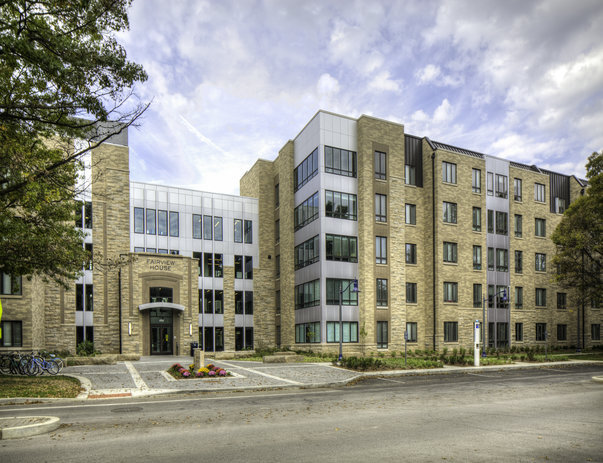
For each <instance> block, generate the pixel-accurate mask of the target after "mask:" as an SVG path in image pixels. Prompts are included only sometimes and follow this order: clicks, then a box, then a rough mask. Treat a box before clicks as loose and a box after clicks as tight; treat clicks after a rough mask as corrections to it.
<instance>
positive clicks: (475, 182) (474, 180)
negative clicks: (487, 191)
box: [471, 169, 482, 193]
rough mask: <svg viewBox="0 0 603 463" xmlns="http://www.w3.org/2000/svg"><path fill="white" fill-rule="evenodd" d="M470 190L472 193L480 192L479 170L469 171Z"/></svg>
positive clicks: (480, 179)
mask: <svg viewBox="0 0 603 463" xmlns="http://www.w3.org/2000/svg"><path fill="white" fill-rule="evenodd" d="M471 190H472V191H473V192H474V193H481V192H482V171H481V170H479V169H471Z"/></svg>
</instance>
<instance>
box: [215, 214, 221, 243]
mask: <svg viewBox="0 0 603 463" xmlns="http://www.w3.org/2000/svg"><path fill="white" fill-rule="evenodd" d="M214 240H216V241H222V217H214Z"/></svg>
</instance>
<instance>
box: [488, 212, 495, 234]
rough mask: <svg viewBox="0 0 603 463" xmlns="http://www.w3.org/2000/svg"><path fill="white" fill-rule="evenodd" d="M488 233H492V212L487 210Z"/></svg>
mask: <svg viewBox="0 0 603 463" xmlns="http://www.w3.org/2000/svg"><path fill="white" fill-rule="evenodd" d="M488 233H494V211H493V210H492V209H488Z"/></svg>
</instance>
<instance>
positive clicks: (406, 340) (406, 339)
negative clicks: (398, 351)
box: [404, 328, 408, 368]
mask: <svg viewBox="0 0 603 463" xmlns="http://www.w3.org/2000/svg"><path fill="white" fill-rule="evenodd" d="M407 342H408V328H406V331H405V332H404V368H406V343H407Z"/></svg>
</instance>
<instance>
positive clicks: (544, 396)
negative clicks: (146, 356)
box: [0, 366, 603, 463]
mask: <svg viewBox="0 0 603 463" xmlns="http://www.w3.org/2000/svg"><path fill="white" fill-rule="evenodd" d="M595 375H603V367H602V366H578V367H571V368H559V369H557V368H554V369H534V370H523V371H516V370H505V371H491V372H479V373H476V374H449V375H446V376H405V377H387V378H372V379H368V380H363V381H360V382H358V383H356V384H354V385H351V386H346V387H339V388H326V389H313V390H289V391H287V390H283V391H271V392H257V391H256V392H253V393H248V392H242V393H241V392H239V393H226V394H225V393H212V392H210V393H202V394H199V393H197V394H179V395H176V396H172V397H170V396H155V397H146V398H130V399H127V400H124V399H121V400H117V399H111V400H105V401H92V402H91V401H87V402H85V403H71V404H55V405H52V404H50V405H48V404H40V405H32V406H26V407H23V406H19V407H8V408H7V407H3V408H1V409H0V416H6V415H7V414H44V415H48V414H51V415H55V416H59V417H60V418H61V422H62V423H63V425H62V427H61V428H59V430H57V431H55V432H53V433H50V434H47V435H40V436H36V437H32V438H29V439H27V440H20V441H0V461H1V462H2V463H10V462H29V461H36V462H41V461H65V462H70V461H78V462H79V461H81V460H82V459H84V460H86V461H87V462H94V461H103V462H104V461H129V462H136V461H162V462H165V461H179V460H189V459H192V460H200V461H203V460H208V461H262V462H282V461H296V462H297V461H299V462H305V461H308V462H309V461H311V462H317V461H337V462H340V461H375V460H382V461H479V462H482V461H491V460H494V461H497V462H500V461H526V462H531V461H537V462H539V461H560V462H574V461H602V460H603V438H602V436H603V413H602V412H603V385H602V384H601V383H595V382H593V381H592V380H591V377H592V376H595Z"/></svg>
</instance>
